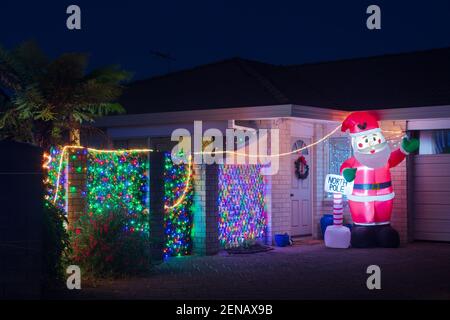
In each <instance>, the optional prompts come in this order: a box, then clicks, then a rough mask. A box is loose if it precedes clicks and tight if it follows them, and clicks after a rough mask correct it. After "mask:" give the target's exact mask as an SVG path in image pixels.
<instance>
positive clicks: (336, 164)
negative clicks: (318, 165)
mask: <svg viewBox="0 0 450 320" xmlns="http://www.w3.org/2000/svg"><path fill="white" fill-rule="evenodd" d="M351 156H352V146H351V143H350V139H349V138H347V137H337V138H330V139H329V140H328V172H326V174H331V173H333V174H340V172H339V169H340V168H341V165H342V163H343V162H344V161H345V160H347V159H348V158H350V157H351Z"/></svg>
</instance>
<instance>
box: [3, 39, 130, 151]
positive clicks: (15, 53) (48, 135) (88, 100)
mask: <svg viewBox="0 0 450 320" xmlns="http://www.w3.org/2000/svg"><path fill="white" fill-rule="evenodd" d="M87 62H88V57H87V55H86V54H81V53H66V54H62V55H61V56H59V57H57V58H56V59H54V60H50V59H49V58H48V57H47V56H46V55H45V54H44V53H43V52H42V51H41V50H40V48H39V47H38V46H37V45H36V44H35V43H34V42H25V43H23V44H21V45H19V46H18V47H16V48H15V49H13V50H10V51H8V50H5V49H3V48H2V47H0V89H1V88H3V89H4V91H5V92H7V93H10V94H9V96H10V99H7V100H6V101H5V103H4V105H3V107H2V106H1V105H0V138H13V139H16V140H20V141H25V142H30V143H33V144H36V145H39V146H41V147H44V148H48V147H49V146H50V145H54V144H63V143H67V142H69V143H71V144H79V143H80V130H81V129H83V128H85V127H86V124H87V123H90V122H93V121H94V120H95V118H97V117H100V116H104V115H108V114H111V113H123V112H125V110H124V109H123V107H122V106H121V105H120V104H118V103H117V102H116V100H117V99H118V97H119V96H120V95H121V93H122V89H123V87H122V85H121V83H122V82H123V81H125V80H127V79H128V78H129V76H130V75H129V73H128V72H125V71H123V70H121V69H120V68H118V67H117V66H110V67H103V68H99V69H96V70H93V71H91V72H89V73H87V72H86V67H87Z"/></svg>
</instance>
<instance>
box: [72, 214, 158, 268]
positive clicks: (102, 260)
mask: <svg viewBox="0 0 450 320" xmlns="http://www.w3.org/2000/svg"><path fill="white" fill-rule="evenodd" d="M128 222H129V217H128V214H127V212H126V211H124V210H123V211H113V212H109V213H107V214H93V215H84V216H82V217H80V219H79V221H78V222H77V223H75V224H74V227H73V228H72V230H71V231H70V237H71V243H72V255H71V261H72V263H74V264H77V265H79V266H80V268H81V270H82V273H83V274H85V275H88V276H94V277H104V276H120V275H127V274H136V273H141V272H145V271H147V270H148V268H149V266H150V240H149V233H148V232H141V231H132V230H130V229H129V228H127V225H128Z"/></svg>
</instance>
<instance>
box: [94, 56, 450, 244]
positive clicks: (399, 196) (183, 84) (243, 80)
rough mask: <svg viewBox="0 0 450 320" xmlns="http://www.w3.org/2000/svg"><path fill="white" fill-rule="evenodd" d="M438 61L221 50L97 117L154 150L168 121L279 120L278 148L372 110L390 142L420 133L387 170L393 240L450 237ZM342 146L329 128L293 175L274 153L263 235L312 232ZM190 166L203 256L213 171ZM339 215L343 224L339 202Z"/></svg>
mask: <svg viewBox="0 0 450 320" xmlns="http://www.w3.org/2000/svg"><path fill="white" fill-rule="evenodd" d="M449 70H450V48H443V49H435V50H429V51H421V52H412V53H404V54H392V55H384V56H375V57H368V58H359V59H350V60H342V61H331V62H324V63H313V64H303V65H289V66H278V65H272V64H267V63H261V62H256V61H251V60H245V59H240V58H232V59H229V60H225V61H220V62H217V63H211V64H206V65H202V66H199V67H195V68H193V69H189V70H183V71H178V72H173V73H170V74H166V75H163V76H158V77H154V78H150V79H145V80H139V81H136V82H133V83H131V84H130V85H129V86H128V88H127V89H126V91H125V93H124V95H123V97H122V100H121V103H122V104H123V105H124V107H125V108H126V109H127V111H128V113H127V114H126V115H118V116H108V117H105V118H102V119H100V120H99V121H98V122H97V126H99V127H102V128H104V129H105V130H106V132H107V133H108V136H109V137H110V138H111V139H112V141H113V142H114V146H115V147H117V148H132V147H150V148H156V149H163V150H170V148H171V146H173V142H170V136H171V134H172V132H173V130H175V129H177V128H185V129H188V130H189V131H190V132H192V130H193V122H194V121H196V120H201V121H203V131H205V130H207V129H209V128H217V129H219V130H222V131H223V132H225V130H226V129H227V128H246V129H248V130H253V129H261V128H267V129H279V138H280V139H279V141H280V144H279V152H280V153H288V152H290V151H292V150H296V149H298V148H299V147H302V146H305V145H309V144H311V143H313V142H316V141H320V140H321V139H322V138H323V137H326V136H327V134H328V133H330V132H333V130H335V129H336V128H337V127H338V126H339V125H340V123H341V121H342V120H343V119H344V118H345V117H346V115H348V114H349V112H351V111H355V110H372V111H373V112H375V113H376V114H377V116H378V117H379V119H380V125H381V128H382V130H384V134H385V136H386V138H387V139H388V140H390V142H391V144H392V146H393V147H398V146H399V142H400V139H401V138H402V137H403V135H404V134H409V135H410V136H415V137H419V138H420V141H421V148H420V152H419V154H417V155H411V156H409V157H408V158H407V161H404V162H403V163H401V164H400V165H399V166H398V167H396V168H394V169H393V170H392V177H393V185H394V189H395V193H396V197H395V202H394V212H393V220H392V224H393V226H394V227H395V228H396V229H397V230H398V231H399V232H400V236H401V241H402V242H403V243H406V242H408V241H413V240H436V241H450V200H449V199H450V154H449V144H450V140H449V133H450V72H449ZM351 153H352V150H351V146H350V139H349V137H348V134H346V133H342V132H340V130H338V131H337V132H336V133H334V134H333V135H331V136H330V137H327V138H326V139H325V140H324V141H323V142H321V143H318V144H316V145H314V146H313V147H311V148H308V149H306V150H304V151H302V155H303V156H304V157H305V159H306V161H307V163H308V165H309V176H308V177H307V178H306V179H303V180H299V179H297V177H296V176H295V167H294V162H295V160H296V159H297V158H298V157H299V154H293V155H290V156H284V157H280V159H279V170H278V172H277V174H275V175H272V176H266V177H265V183H266V190H265V200H264V201H265V204H266V208H267V222H266V223H267V233H266V241H267V242H268V243H273V241H274V240H273V239H274V235H275V234H280V233H281V234H283V233H288V234H290V235H292V236H307V235H311V236H312V237H313V238H321V236H322V235H321V231H320V223H319V222H320V219H321V217H322V216H323V215H324V214H327V213H331V212H332V199H331V198H330V196H329V195H328V194H327V193H325V192H324V188H323V185H324V179H325V175H326V174H328V173H338V168H339V166H340V164H341V163H342V162H343V161H344V160H345V159H346V158H348V157H349V156H350V155H351ZM196 169H197V173H196V179H197V181H196V188H197V187H198V188H197V189H196V193H197V194H198V196H197V198H196V199H197V201H200V202H201V201H203V206H202V208H203V209H202V211H201V212H200V213H196V216H194V224H197V231H198V230H199V229H201V228H203V231H202V232H200V233H199V236H198V237H199V238H201V239H200V240H198V239H197V240H196V239H194V249H195V246H196V241H199V242H198V247H199V248H200V247H201V248H202V250H203V251H205V250H206V253H208V246H212V248H213V249H211V250H209V252H213V251H214V250H215V249H214V248H215V245H214V244H210V243H209V242H208V241H211V238H213V239H212V242H214V241H215V239H214V238H217V237H216V236H215V235H214V234H215V232H217V230H216V229H217V213H215V211H217V209H216V208H214V207H215V206H216V205H215V203H216V199H215V198H214V199H212V200H211V199H210V200H208V199H206V198H208V195H209V191H208V190H210V189H208V183H212V184H214V183H216V184H217V180H214V179H212V180H211V179H206V180H205V178H204V175H205V172H206V174H208V170H209V169H204V168H203V169H201V168H200V167H197V168H196ZM201 170H203V171H202V173H199V172H200V171H201ZM202 174H203V178H202ZM202 179H203V180H204V181H203V182H202V181H200V180H202ZM205 181H206V182H205ZM211 181H213V182H211ZM202 183H203V184H202ZM205 190H206V192H205ZM211 190H214V187H213V186H212V187H211ZM208 201H209V202H208ZM208 203H210V205H208ZM216 207H217V206H216ZM344 216H345V220H346V222H347V223H351V217H350V215H349V213H348V207H347V206H346V207H345V215H344ZM210 234H213V235H214V236H208V235H210ZM208 239H209V240H208ZM205 247H206V249H205Z"/></svg>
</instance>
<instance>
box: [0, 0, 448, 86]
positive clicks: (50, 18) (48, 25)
mask: <svg viewBox="0 0 450 320" xmlns="http://www.w3.org/2000/svg"><path fill="white" fill-rule="evenodd" d="M70 4H77V5H79V6H80V7H81V11H82V30H80V31H70V30H68V29H67V28H66V18H67V16H68V15H67V14H66V8H67V6H68V5H70ZM370 4H377V5H379V6H380V7H381V11H382V29H381V30H376V31H370V30H368V29H367V28H366V18H367V16H368V15H367V14H366V13H365V12H366V8H367V6H368V5H370ZM27 39H34V40H36V41H37V42H38V43H39V44H40V45H41V46H42V48H43V49H44V50H45V51H46V52H48V53H49V54H50V55H51V56H57V55H58V54H60V53H62V52H74V51H76V52H87V53H89V54H90V57H91V67H96V66H101V65H105V64H120V65H121V66H122V67H123V68H125V69H126V70H129V71H131V72H134V73H135V79H136V78H145V77H149V76H154V75H158V74H162V73H165V72H167V64H166V63H165V62H164V61H162V60H160V59H158V58H155V57H154V56H152V55H151V54H150V52H151V51H152V50H153V51H161V52H165V53H170V54H171V55H172V56H173V57H174V58H175V59H176V61H174V62H173V63H172V71H174V70H180V69H185V68H189V67H193V66H196V65H200V64H205V63H209V62H214V61H218V60H222V59H226V58H230V57H234V56H239V57H242V58H247V59H254V60H259V61H264V62H270V63H274V64H300V63H305V62H320V61H327V60H337V59H343V58H354V57H362V56H371V55H379V54H384V53H397V52H407V51H415V50H424V49H431V48H440V47H447V46H450V1H448V0H441V1H411V0H410V1H400V0H395V1H393V0H389V1H365V0H345V1H344V0H333V1H312V0H311V1H302V0H296V1H284V0H277V1H276V0H272V1H262V0H258V1H253V0H199V1H197V0H191V1H186V0H180V1H175V0H161V1H153V0H146V1H137V0H127V1H104V0H102V1H99V0H91V1H80V0H72V1H61V0H58V1H54V0H53V1H50V0H39V1H23V0H14V1H11V0H1V3H0V44H1V45H2V46H4V47H7V48H10V47H12V46H14V45H16V44H18V43H19V42H21V41H24V40H27Z"/></svg>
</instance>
